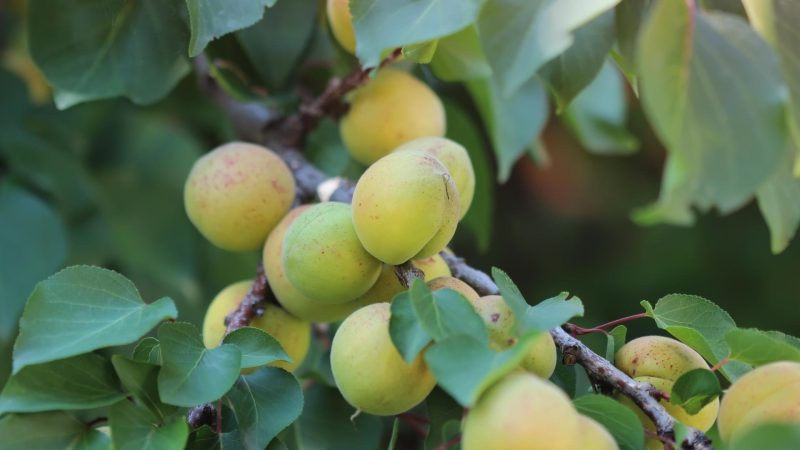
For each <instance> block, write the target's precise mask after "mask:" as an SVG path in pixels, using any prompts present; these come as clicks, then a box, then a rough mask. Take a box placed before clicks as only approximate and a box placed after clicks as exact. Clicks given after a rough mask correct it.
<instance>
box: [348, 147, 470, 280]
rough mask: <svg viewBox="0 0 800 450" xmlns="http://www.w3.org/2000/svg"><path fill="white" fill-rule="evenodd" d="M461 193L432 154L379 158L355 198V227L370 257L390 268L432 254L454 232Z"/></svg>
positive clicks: (439, 248) (361, 183)
mask: <svg viewBox="0 0 800 450" xmlns="http://www.w3.org/2000/svg"><path fill="white" fill-rule="evenodd" d="M458 218H459V199H458V190H457V189H456V187H455V184H453V180H452V177H451V176H450V174H449V173H448V172H447V169H445V167H444V166H443V165H442V163H441V162H439V160H437V159H436V158H435V157H433V156H432V155H430V154H428V153H425V152H422V151H415V150H408V151H404V152H398V153H392V154H391V155H388V156H385V157H383V158H381V160H380V161H378V162H376V163H375V164H373V165H372V166H370V168H369V169H367V171H366V172H364V174H363V175H362V176H361V178H360V179H359V180H358V183H357V184H356V189H355V192H354V194H353V225H354V226H355V229H356V233H357V234H358V238H359V239H360V240H361V243H362V244H363V245H364V248H366V249H367V251H368V252H369V253H371V254H372V255H373V256H375V257H376V258H378V259H379V260H381V261H383V262H385V263H386V264H392V265H397V264H402V263H404V262H406V261H408V260H410V259H417V258H426V257H429V256H433V255H435V254H436V253H438V252H439V251H440V250H442V249H443V248H444V246H445V245H447V243H448V242H449V241H450V239H451V238H452V237H453V234H455V231H456V225H458Z"/></svg>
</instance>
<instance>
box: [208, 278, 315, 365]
mask: <svg viewBox="0 0 800 450" xmlns="http://www.w3.org/2000/svg"><path fill="white" fill-rule="evenodd" d="M251 284H253V282H252V280H246V281H240V282H238V283H234V284H231V285H229V286H228V287H226V288H225V289H223V290H222V291H220V292H219V294H217V296H216V297H214V300H212V301H211V304H210V305H209V306H208V310H207V311H206V316H205V318H204V319H203V344H204V345H205V346H206V348H214V347H216V346H218V345H219V344H220V343H221V342H222V339H223V338H224V337H225V316H227V315H228V313H230V312H231V311H233V310H234V309H236V307H237V306H238V305H239V302H240V301H241V300H242V298H243V297H244V296H245V294H247V291H248V290H249V289H250V285H251ZM250 326H251V327H254V328H260V329H262V330H264V331H266V332H267V333H269V334H270V335H271V336H272V337H274V338H275V339H276V340H277V341H278V342H279V343H280V344H281V347H283V350H284V351H286V354H287V355H289V357H290V358H292V361H291V362H286V361H276V362H274V363H270V364H269V365H270V366H275V367H280V368H282V369H285V370H288V371H290V372H291V371H293V370H294V369H296V368H297V367H298V366H299V365H300V363H302V362H303V359H304V358H305V357H306V354H307V353H308V348H309V346H310V345H311V325H310V324H309V323H308V322H305V321H302V320H299V319H297V318H295V317H293V316H292V315H290V314H288V313H287V312H286V311H284V310H283V309H281V308H279V307H277V306H275V305H271V304H267V307H266V309H265V310H264V315H262V316H261V317H256V318H255V319H253V321H252V322H250Z"/></svg>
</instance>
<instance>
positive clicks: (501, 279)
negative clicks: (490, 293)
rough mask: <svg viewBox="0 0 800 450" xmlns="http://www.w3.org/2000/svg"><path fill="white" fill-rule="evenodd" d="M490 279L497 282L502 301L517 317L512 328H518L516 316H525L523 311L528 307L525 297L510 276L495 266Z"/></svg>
mask: <svg viewBox="0 0 800 450" xmlns="http://www.w3.org/2000/svg"><path fill="white" fill-rule="evenodd" d="M492 279H494V282H495V283H497V287H498V288H499V289H500V295H501V296H502V297H503V301H504V302H506V305H508V307H509V308H510V309H511V312H513V313H514V317H515V318H517V320H515V323H514V328H513V330H519V320H518V318H520V317H525V312H526V311H527V310H528V309H529V308H530V306H529V305H528V302H527V301H526V300H525V297H523V296H522V292H520V291H519V288H518V287H517V285H516V284H514V282H513V281H511V277H509V276H508V274H507V273H505V272H503V271H502V270H500V269H498V268H497V267H492Z"/></svg>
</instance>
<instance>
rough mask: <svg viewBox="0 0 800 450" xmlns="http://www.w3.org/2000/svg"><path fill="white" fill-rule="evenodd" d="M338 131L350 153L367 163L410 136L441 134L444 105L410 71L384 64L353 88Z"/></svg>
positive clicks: (370, 162)
mask: <svg viewBox="0 0 800 450" xmlns="http://www.w3.org/2000/svg"><path fill="white" fill-rule="evenodd" d="M339 131H340V133H341V135H342V140H343V141H344V145H345V147H347V150H348V151H349V152H350V156H352V157H353V159H355V160H356V161H358V162H360V163H362V164H364V165H370V164H372V163H374V162H375V161H377V160H379V159H380V158H381V157H383V156H385V155H388V154H389V153H391V151H392V150H394V149H395V148H397V146H399V145H400V144H403V143H405V142H408V141H410V140H413V139H416V138H420V137H425V136H444V132H445V113H444V106H442V101H441V100H439V97H438V96H437V95H436V93H435V92H433V90H431V88H429V87H428V86H427V85H426V84H425V83H423V82H421V81H419V80H418V79H416V78H415V77H414V76H413V75H410V74H408V73H406V72H403V71H401V70H397V69H392V68H385V69H382V70H381V71H380V72H379V73H378V75H377V76H376V77H375V78H373V79H372V80H370V81H369V82H368V83H367V84H366V86H364V87H362V88H360V89H359V90H357V91H356V92H355V94H354V96H353V99H352V101H351V102H350V110H349V111H348V112H347V114H345V116H344V117H342V120H341V122H340V124H339Z"/></svg>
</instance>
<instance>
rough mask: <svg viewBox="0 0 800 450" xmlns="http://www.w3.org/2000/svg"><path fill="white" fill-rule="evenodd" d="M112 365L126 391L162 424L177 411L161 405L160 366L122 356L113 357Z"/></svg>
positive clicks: (171, 407)
mask: <svg viewBox="0 0 800 450" xmlns="http://www.w3.org/2000/svg"><path fill="white" fill-rule="evenodd" d="M111 363H112V364H113V365H114V370H115V371H116V372H117V376H119V379H120V381H121V382H122V386H123V387H124V388H125V390H126V391H128V392H130V394H131V395H132V396H133V397H134V398H135V399H136V400H138V401H139V402H140V403H141V404H142V405H144V406H145V407H147V409H149V410H150V412H151V413H153V415H154V416H155V417H156V418H157V419H158V420H159V421H160V422H164V420H165V419H166V418H167V416H169V415H170V414H172V413H174V412H175V411H176V409H177V408H175V407H174V406H171V405H165V404H164V403H161V400H160V399H159V397H158V370H159V369H158V366H156V365H153V364H148V363H146V362H140V361H134V360H132V359H129V358H126V357H124V356H122V355H114V356H112V357H111Z"/></svg>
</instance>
